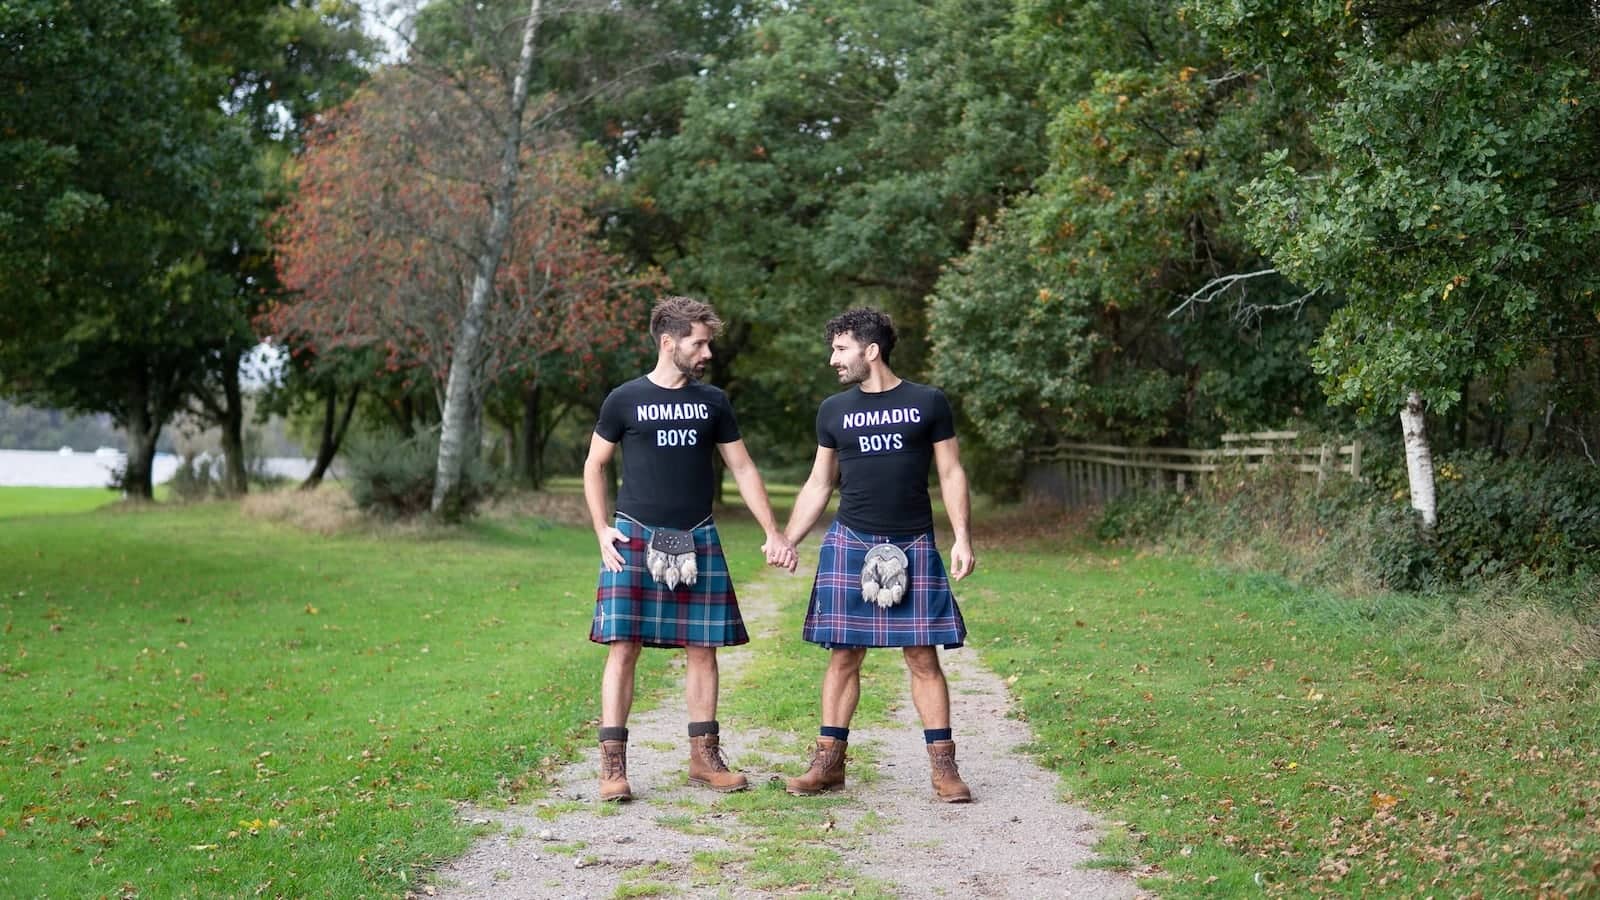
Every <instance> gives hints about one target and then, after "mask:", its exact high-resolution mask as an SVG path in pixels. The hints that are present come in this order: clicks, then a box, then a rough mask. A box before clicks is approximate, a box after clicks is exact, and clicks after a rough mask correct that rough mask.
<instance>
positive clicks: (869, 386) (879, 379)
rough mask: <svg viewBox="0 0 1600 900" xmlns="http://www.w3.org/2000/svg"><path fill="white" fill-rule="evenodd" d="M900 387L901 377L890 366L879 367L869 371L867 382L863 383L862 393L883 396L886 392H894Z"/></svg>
mask: <svg viewBox="0 0 1600 900" xmlns="http://www.w3.org/2000/svg"><path fill="white" fill-rule="evenodd" d="M899 386H900V376H899V375H896V374H895V373H894V370H893V369H890V368H889V367H888V366H883V365H877V366H873V367H872V368H871V369H870V370H869V371H868V373H867V378H866V380H865V381H863V382H861V392H862V393H863V394H881V393H883V392H884V391H892V390H894V389H895V388H897V387H899Z"/></svg>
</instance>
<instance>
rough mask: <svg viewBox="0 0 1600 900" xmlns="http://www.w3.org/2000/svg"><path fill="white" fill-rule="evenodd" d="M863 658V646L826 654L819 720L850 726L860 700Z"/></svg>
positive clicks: (835, 726)
mask: <svg viewBox="0 0 1600 900" xmlns="http://www.w3.org/2000/svg"><path fill="white" fill-rule="evenodd" d="M866 658H867V648H865V647H854V648H849V649H843V650H834V651H833V653H832V654H831V655H830V656H829V657H828V671H827V672H825V673H823V675H822V724H824V725H827V726H830V727H833V728H849V727H850V718H851V717H852V716H854V715H855V714H856V704H857V703H859V702H861V663H862V661H864V660H865V659H866Z"/></svg>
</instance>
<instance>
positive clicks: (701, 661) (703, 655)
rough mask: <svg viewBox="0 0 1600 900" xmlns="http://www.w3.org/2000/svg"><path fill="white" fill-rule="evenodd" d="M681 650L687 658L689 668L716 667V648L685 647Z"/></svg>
mask: <svg viewBox="0 0 1600 900" xmlns="http://www.w3.org/2000/svg"><path fill="white" fill-rule="evenodd" d="M683 650H684V654H685V656H686V657H687V659H688V663H689V668H691V669H715V668H716V667H717V648H715V647H685V648H683Z"/></svg>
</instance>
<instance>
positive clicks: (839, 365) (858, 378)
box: [828, 333, 872, 384]
mask: <svg viewBox="0 0 1600 900" xmlns="http://www.w3.org/2000/svg"><path fill="white" fill-rule="evenodd" d="M866 354H867V349H866V348H865V347H863V346H861V342H860V341H857V340H856V339H855V336H854V335H852V334H849V333H845V334H836V335H834V336H833V355H832V356H830V357H829V358H828V365H830V366H833V370H834V371H835V372H838V373H839V383H840V384H860V383H861V382H863V381H866V380H867V375H868V373H870V372H871V371H872V369H871V367H869V366H868V365H867V355H866Z"/></svg>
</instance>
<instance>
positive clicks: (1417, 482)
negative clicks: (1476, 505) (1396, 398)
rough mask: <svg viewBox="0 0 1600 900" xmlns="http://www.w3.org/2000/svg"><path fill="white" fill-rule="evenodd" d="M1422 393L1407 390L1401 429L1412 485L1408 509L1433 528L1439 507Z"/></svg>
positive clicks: (1407, 471) (1437, 519) (1401, 413)
mask: <svg viewBox="0 0 1600 900" xmlns="http://www.w3.org/2000/svg"><path fill="white" fill-rule="evenodd" d="M1423 407H1424V404H1423V402H1422V395H1421V394H1419V393H1417V392H1416V391H1408V392H1407V393H1406V402H1405V405H1404V406H1401V407H1400V432H1401V434H1402V435H1403V436H1404V438H1405V448H1406V480H1407V482H1408V483H1409V485H1410V487H1411V508H1412V509H1414V510H1416V511H1417V513H1418V514H1419V515H1421V516H1422V524H1424V525H1426V526H1428V527H1429V528H1432V527H1433V526H1435V525H1437V524H1438V522H1439V507H1438V504H1437V502H1436V501H1435V500H1434V492H1433V451H1432V449H1430V448H1429V446H1428V425H1427V420H1426V418H1425V416H1424V415H1423V412H1424V409H1423Z"/></svg>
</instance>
